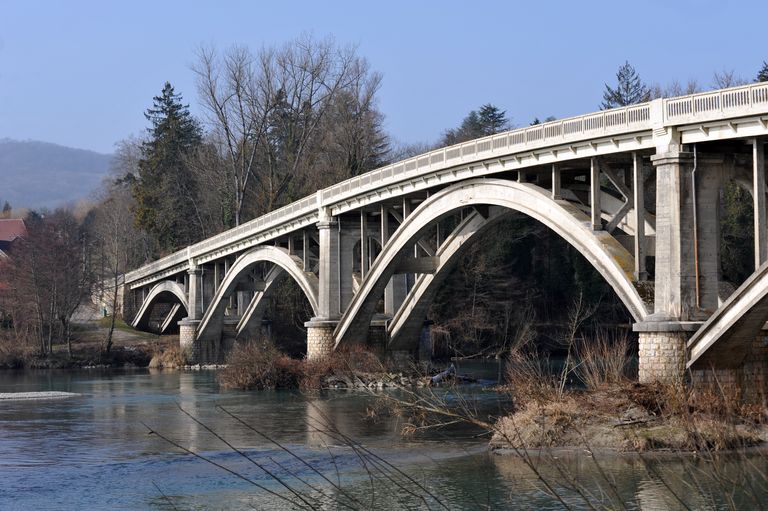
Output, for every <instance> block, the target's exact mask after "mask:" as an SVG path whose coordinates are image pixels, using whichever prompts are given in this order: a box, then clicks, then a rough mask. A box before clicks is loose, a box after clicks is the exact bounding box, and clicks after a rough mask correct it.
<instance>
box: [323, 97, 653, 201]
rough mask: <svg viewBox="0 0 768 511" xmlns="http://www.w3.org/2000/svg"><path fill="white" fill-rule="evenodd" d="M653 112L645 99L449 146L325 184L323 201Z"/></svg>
mask: <svg viewBox="0 0 768 511" xmlns="http://www.w3.org/2000/svg"><path fill="white" fill-rule="evenodd" d="M650 117H651V109H650V103H642V104H639V105H632V106H628V107H623V108H617V109H613V110H604V111H602V112H597V113H593V114H587V115H581V116H578V117H571V118H567V119H560V120H557V121H552V122H547V123H543V124H537V125H535V126H529V127H526V128H520V129H516V130H512V131H507V132H504V133H499V134H496V135H491V136H488V137H484V138H479V139H477V140H472V141H470V142H464V143H462V144H457V145H453V146H449V147H444V148H441V149H437V150H435V151H430V152H428V153H425V154H420V155H418V156H414V157H413V158H409V159H406V160H402V161H399V162H397V163H393V164H391V165H387V166H386V167H382V168H380V169H376V170H373V171H371V172H368V173H366V174H361V175H359V176H356V177H353V178H351V179H347V180H346V181H342V182H340V183H337V184H335V185H333V186H331V187H329V188H326V189H324V190H322V192H321V197H322V202H323V205H328V203H331V202H336V201H339V200H343V199H345V198H348V197H351V196H352V195H356V194H358V193H360V192H365V191H366V190H370V189H373V188H378V187H380V186H382V185H386V184H387V183H390V182H391V183H395V182H397V181H400V180H402V179H407V178H410V177H414V176H418V175H420V174H423V173H429V172H431V171H433V170H437V169H438V168H444V167H450V166H453V165H460V164H461V163H463V162H464V161H465V160H467V161H472V160H478V159H484V158H486V157H487V158H492V157H493V155H494V153H504V154H509V153H516V152H525V151H531V150H535V149H538V148H542V147H547V146H551V145H555V144H560V143H568V142H575V141H578V140H584V139H588V138H592V137H595V136H600V135H606V136H608V135H613V134H618V133H623V132H627V131H631V130H633V129H638V130H642V129H648V128H650V124H649V123H650Z"/></svg>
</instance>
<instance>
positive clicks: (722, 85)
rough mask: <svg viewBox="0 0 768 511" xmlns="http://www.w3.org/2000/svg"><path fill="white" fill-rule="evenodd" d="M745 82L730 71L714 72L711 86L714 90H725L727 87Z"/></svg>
mask: <svg viewBox="0 0 768 511" xmlns="http://www.w3.org/2000/svg"><path fill="white" fill-rule="evenodd" d="M746 83H747V81H746V80H744V78H742V77H740V76H736V72H735V71H734V70H733V69H731V70H730V71H726V70H723V71H720V72H718V71H715V74H714V75H713V76H712V86H713V87H714V88H715V89H727V88H728V87H736V86H739V85H744V84H746Z"/></svg>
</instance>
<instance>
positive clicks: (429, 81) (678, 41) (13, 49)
mask: <svg viewBox="0 0 768 511" xmlns="http://www.w3.org/2000/svg"><path fill="white" fill-rule="evenodd" d="M302 32H309V33H311V34H313V35H315V36H317V37H324V36H327V35H332V36H334V37H335V39H336V41H337V42H338V43H341V44H348V43H352V44H357V45H358V52H359V54H360V55H362V56H364V57H366V58H367V59H368V60H369V61H370V63H371V65H372V68H373V69H376V70H378V71H380V72H382V73H383V75H384V81H383V86H382V89H381V93H380V96H379V106H380V109H381V110H382V112H383V113H384V114H385V116H386V126H387V128H388V130H389V131H390V133H391V134H392V135H393V136H394V137H395V138H396V139H397V140H400V141H402V142H433V141H435V140H436V139H437V138H438V137H439V135H440V134H441V133H442V131H443V130H445V129H446V128H449V127H453V126H455V125H456V124H458V123H459V122H460V121H461V119H462V118H463V117H464V116H465V115H466V114H467V112H468V111H469V110H471V109H473V108H477V107H478V106H479V105H481V104H483V103H487V102H491V103H494V104H496V105H498V106H500V107H501V108H503V109H506V110H507V113H508V115H510V116H511V117H512V120H513V122H514V123H515V124H517V125H525V124H527V123H528V122H530V120H531V119H533V118H534V117H536V116H538V117H541V118H544V117H546V116H548V115H554V116H557V117H565V116H569V115H578V114H581V113H586V112H589V111H593V110H596V109H597V106H598V104H599V102H600V99H601V94H602V89H603V83H605V82H613V81H614V75H615V71H616V68H617V67H618V66H619V65H620V64H622V63H623V62H624V60H625V59H627V60H629V61H630V62H631V63H632V64H633V65H634V66H635V67H636V68H637V70H638V72H639V73H640V75H641V76H642V78H643V79H644V80H645V81H646V82H649V83H656V82H658V83H661V84H664V83H667V82H669V81H671V80H672V79H675V78H677V79H679V80H680V81H683V82H684V81H685V80H687V79H689V78H694V79H697V80H698V81H699V82H701V83H703V84H705V85H709V84H710V83H711V82H712V74H713V72H714V71H722V70H734V71H735V72H736V73H737V74H738V75H741V76H743V77H745V78H748V79H752V78H754V75H755V74H756V73H757V70H758V69H759V67H760V65H761V63H762V61H763V60H764V59H765V60H768V45H766V44H765V41H766V34H767V33H768V2H766V1H765V0H762V1H759V0H758V1H751V2H736V1H728V0H720V1H706V0H700V1H690V0H674V1H672V0H665V1H648V2H622V1H616V0H614V1H612V2H588V1H586V0H584V1H562V2H554V1H546V0H538V1H534V2H512V1H501V0H499V1H483V0H473V1H471V2H469V1H467V2H459V1H449V0H443V1H434V2H427V1H419V0H409V1H399V0H398V1H393V0H387V1H382V2H368V1H364V0H356V1H335V2H334V1H330V0H323V1H321V0H311V1H304V0H302V1H298V0H293V1H291V0H283V1H270V2H260V1H255V0H253V1H231V0H220V1H216V2H202V1H191V0H188V1H183V2H182V1H160V0H157V1H138V0H123V1H121V2H116V1H105V0H100V1H78V0H69V1H48V2H43V1H35V0H0V138H3V137H10V138H15V139H36V140H44V141H48V142H55V143H59V144H63V145H68V146H73V147H80V148H85V149H92V150H96V151H100V152H111V151H112V148H113V144H114V143H115V142H116V141H118V140H120V139H122V138H125V137H127V136H129V135H131V134H135V135H138V134H140V133H141V132H142V130H143V129H144V128H145V127H146V121H145V119H144V117H143V115H142V112H143V111H144V110H145V109H146V108H147V107H149V106H150V105H151V101H152V97H153V96H154V95H156V94H157V93H158V92H159V91H160V89H161V88H162V85H163V83H164V82H165V81H166V80H168V81H170V82H171V83H173V84H174V86H175V87H176V89H177V91H179V92H181V93H182V94H183V95H184V97H185V100H186V101H187V102H189V103H190V105H191V107H192V110H193V112H195V113H199V108H198V107H197V104H196V103H197V98H196V92H195V85H194V77H193V75H192V72H191V71H190V68H189V66H190V64H191V63H192V61H193V59H194V51H195V49H196V48H197V47H198V46H199V45H200V44H214V45H216V46H217V47H220V48H226V47H228V46H230V45H232V44H244V45H248V46H250V47H251V48H253V49H257V48H259V47H260V46H262V45H273V44H280V43H282V42H285V41H287V40H289V39H292V38H294V37H296V36H297V35H299V34H301V33H302Z"/></svg>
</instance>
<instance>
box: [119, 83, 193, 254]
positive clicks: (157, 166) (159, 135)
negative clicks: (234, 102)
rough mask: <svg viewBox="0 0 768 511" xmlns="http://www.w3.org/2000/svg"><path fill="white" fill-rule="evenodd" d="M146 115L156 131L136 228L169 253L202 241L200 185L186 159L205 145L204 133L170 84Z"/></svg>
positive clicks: (147, 153) (139, 190) (137, 187)
mask: <svg viewBox="0 0 768 511" xmlns="http://www.w3.org/2000/svg"><path fill="white" fill-rule="evenodd" d="M144 116H145V117H146V118H147V120H148V121H149V122H150V123H151V126H150V127H149V128H148V129H147V131H148V133H149V138H148V140H147V141H146V142H144V143H143V144H142V147H141V160H140V161H139V179H138V180H137V181H136V182H135V184H134V188H133V194H134V197H135V199H136V203H137V205H136V224H137V226H138V227H140V228H142V229H144V230H146V231H147V232H148V233H149V234H150V236H151V237H152V238H153V239H154V240H155V242H156V243H157V248H158V250H159V251H161V252H169V251H173V250H176V249H179V248H181V247H184V246H186V245H188V244H191V243H194V242H195V241H197V240H198V239H199V237H200V233H201V230H200V224H199V221H198V219H197V215H196V213H195V203H196V200H197V185H196V183H195V180H194V176H193V174H192V173H191V172H190V170H189V168H188V166H187V164H186V162H185V157H186V156H187V155H189V154H190V153H191V152H192V151H193V150H194V149H195V148H197V147H198V146H199V145H200V143H201V139H202V135H201V129H200V126H199V124H198V123H197V121H196V120H195V119H194V118H193V117H192V115H191V114H190V113H189V107H188V106H187V105H184V104H183V103H182V101H181V94H176V92H175V91H174V89H173V86H172V85H171V84H170V83H168V82H166V83H165V86H164V87H163V90H162V93H161V95H160V96H155V97H154V98H153V106H152V108H149V109H148V110H147V111H146V112H145V114H144Z"/></svg>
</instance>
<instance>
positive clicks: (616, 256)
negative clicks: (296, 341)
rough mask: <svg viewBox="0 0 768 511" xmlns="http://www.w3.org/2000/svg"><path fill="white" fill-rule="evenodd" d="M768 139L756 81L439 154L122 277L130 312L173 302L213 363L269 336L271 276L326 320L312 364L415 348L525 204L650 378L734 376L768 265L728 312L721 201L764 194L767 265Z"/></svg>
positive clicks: (762, 316)
mask: <svg viewBox="0 0 768 511" xmlns="http://www.w3.org/2000/svg"><path fill="white" fill-rule="evenodd" d="M766 135H768V84H752V85H748V86H743V87H736V88H732V89H724V90H719V91H713V92H707V93H701V94H695V95H691V96H683V97H678V98H667V99H657V100H654V101H651V102H649V103H643V104H638V105H633V106H629V107H625V108H619V109H614V110H606V111H603V112H598V113H593V114H587V115H583V116H579V117H574V118H570V119H564V120H560V121H554V122H550V123H545V124H541V125H536V126H532V127H528V128H523V129H518V130H513V131H509V132H506V133H501V134H498V135H493V136H490V137H485V138H481V139H477V140H473V141H471V142H466V143H463V144H459V145H456V146H451V147H446V148H443V149H438V150H435V151H432V152H429V153H426V154H422V155H419V156H416V157H413V158H410V159H407V160H404V161H400V162H397V163H394V164H392V165H389V166H386V167H383V168H380V169H377V170H374V171H372V172H368V173H366V174H363V175H360V176H357V177H355V178H352V179H349V180H347V181H344V182H341V183H338V184H336V185H334V186H331V187H330V188H326V189H323V190H319V191H318V192H317V193H316V194H315V195H311V196H309V197H306V198H304V199H302V200H300V201H298V202H295V203H292V204H289V205H287V206H285V207H283V208H280V209H278V210H276V211H273V212H271V213H269V214H267V215H264V216H262V217H259V218H257V219H254V220H252V221H250V222H247V223H245V224H243V225H241V226H239V227H236V228H234V229H231V230H229V231H226V232H223V233H221V234H218V235H216V236H213V237H211V238H209V239H207V240H204V241H202V242H200V243H197V244H195V245H192V246H190V247H188V248H187V249H185V250H182V251H179V252H176V253H174V254H171V255H169V256H167V257H165V258H162V259H160V260H158V261H155V262H153V263H151V264H148V265H146V266H144V267H142V268H139V269H137V270H135V271H133V272H131V273H129V274H128V275H127V276H126V290H127V294H128V295H127V297H126V303H127V304H128V305H129V307H131V306H132V307H133V309H132V310H134V311H138V312H137V313H136V315H135V318H134V320H133V324H134V326H136V327H138V328H146V325H147V324H148V320H147V318H148V317H150V315H151V314H152V310H153V309H155V306H156V305H157V304H160V303H171V304H175V305H178V306H174V307H171V308H167V307H166V310H164V312H163V313H164V316H165V317H163V318H160V320H159V321H158V324H159V325H160V329H168V328H170V327H172V326H173V325H174V324H175V323H176V322H177V321H178V319H180V318H181V317H183V319H182V320H181V321H180V322H178V324H179V326H180V339H181V343H182V345H184V346H192V347H193V348H194V353H195V354H196V355H197V356H198V357H199V358H200V359H205V358H215V357H219V356H221V353H222V352H223V351H225V350H226V342H224V341H229V342H231V341H232V340H233V339H235V338H237V337H245V336H250V335H254V334H257V333H258V331H259V329H260V326H261V324H262V320H263V319H265V318H264V314H265V312H264V311H265V304H266V303H267V300H268V299H269V297H270V295H271V294H272V293H273V292H274V290H275V288H276V284H277V283H278V282H279V281H280V280H281V279H284V278H291V279H293V280H294V281H296V282H297V283H298V285H299V287H300V288H301V290H302V292H303V293H304V295H305V296H306V297H307V300H308V301H309V303H310V305H311V308H312V311H313V314H314V316H313V317H312V319H311V320H310V321H309V322H308V323H307V324H306V325H307V328H308V339H307V355H308V357H310V358H313V357H318V356H325V355H326V354H329V353H331V352H332V351H333V350H334V349H336V348H338V347H339V346H344V345H347V344H350V343H355V342H366V340H368V342H369V343H371V344H378V345H379V347H380V348H382V349H385V350H387V351H388V352H390V353H392V354H393V355H394V354H396V355H398V356H400V355H403V354H408V355H413V353H414V351H415V348H416V346H417V340H418V338H419V334H420V332H421V330H422V328H423V325H424V320H425V315H426V311H427V308H428V306H429V303H430V302H431V300H432V299H433V297H434V296H435V293H436V291H437V289H439V287H440V285H441V283H442V282H443V280H444V279H445V277H446V276H447V275H448V273H449V270H450V269H451V267H452V265H453V263H455V261H456V260H457V259H458V258H459V256H460V255H461V254H462V252H463V251H464V250H466V248H467V247H468V246H470V244H471V243H472V242H473V240H475V239H478V238H479V236H478V235H479V234H480V233H482V232H484V231H486V230H488V229H493V226H494V223H495V222H496V221H498V220H499V219H501V218H503V217H504V216H505V215H506V214H507V213H508V212H510V211H517V212H521V213H523V214H526V215H529V216H531V217H533V218H535V219H536V220H538V221H540V222H542V223H543V224H545V225H546V226H548V227H549V228H551V229H552V230H554V231H555V232H556V233H558V234H559V235H560V236H562V237H563V238H564V239H565V240H566V241H568V243H570V244H571V245H572V246H573V247H574V248H575V249H576V250H578V251H579V252H580V253H581V254H582V255H584V257H586V259H587V260H588V261H589V262H590V263H592V265H593V266H594V267H595V268H596V270H597V271H598V272H599V273H600V274H601V275H602V276H603V277H604V278H605V279H606V281H607V282H608V283H609V284H610V285H611V287H612V288H613V289H614V291H615V292H616V294H617V295H618V297H619V298H620V299H621V300H622V302H623V303H624V305H625V306H626V307H627V309H628V311H629V312H630V313H631V314H632V316H633V318H634V320H635V330H636V331H639V332H640V334H639V336H640V378H641V380H644V381H647V380H654V379H667V378H676V377H678V376H679V375H680V374H682V371H683V370H684V367H685V365H686V362H687V361H689V362H690V364H689V365H690V366H691V367H692V368H693V369H697V368H704V367H707V366H709V365H711V364H712V363H714V364H715V365H718V364H719V362H721V361H722V362H724V363H726V362H727V364H728V365H729V366H730V367H735V368H738V367H741V366H742V365H743V364H742V362H743V361H744V360H745V358H749V359H750V360H753V359H754V358H755V354H756V353H757V354H759V358H760V360H764V359H765V356H764V352H763V351H764V347H763V345H762V343H761V342H755V340H756V339H762V331H761V329H762V326H763V324H764V323H765V321H766V319H768V309H766V305H765V304H763V297H764V295H765V289H766V287H767V286H766V281H765V279H764V278H763V273H765V270H761V271H760V272H759V273H758V274H756V275H755V276H754V277H753V278H752V279H750V280H749V281H748V282H747V283H745V284H744V286H742V288H740V289H739V290H737V291H736V293H735V294H734V296H732V297H731V298H730V299H729V300H728V301H727V303H726V305H725V306H724V307H725V308H724V309H722V310H718V309H719V308H720V305H721V303H722V301H723V300H724V299H728V297H727V296H721V295H720V293H721V289H722V288H724V287H725V286H721V285H720V284H721V281H720V277H719V273H720V272H719V261H720V253H719V251H720V232H719V229H720V226H719V218H718V207H717V204H718V203H719V194H720V191H721V189H722V187H723V186H724V183H725V182H726V181H728V180H733V181H735V182H736V183H738V184H740V185H742V186H744V187H745V188H747V189H748V190H749V191H750V193H752V196H753V199H754V210H755V225H754V231H755V247H756V248H755V264H756V267H757V266H759V265H760V264H762V263H763V262H765V260H766V254H768V248H767V245H766V236H767V235H768V233H766V206H765V197H766V196H765V159H764V144H763V142H764V140H763V138H761V137H764V136H766ZM649 185H650V186H649ZM647 204H648V205H649V204H655V211H654V212H653V213H654V214H651V213H649V212H648V211H646V208H645V207H644V205H647ZM648 258H654V268H655V275H654V277H653V279H652V280H650V281H649V280H648V274H647V272H646V260H647V259H648ZM646 281H647V282H646ZM640 288H643V289H647V290H648V292H645V293H643V294H642V296H641V293H639V292H638V289H640ZM651 289H653V292H650V290H651ZM651 294H652V295H653V296H652V297H649V296H647V295H651ZM382 298H383V308H379V307H380V305H379V304H380V303H381V302H382ZM713 312H714V314H713ZM707 320H709V321H708V323H707V324H706V326H705V328H703V329H702V330H701V331H700V332H699V333H697V334H696V335H695V336H694V337H693V338H692V339H691V344H690V346H689V347H686V343H688V341H689V337H690V336H691V332H694V331H696V330H697V329H698V328H699V326H701V325H702V324H704V322H705V321H707ZM734 325H735V326H734ZM689 349H690V356H689V355H688V350H689ZM707 352H712V353H717V354H718V355H717V356H715V357H707V356H705V355H706V353H707ZM723 354H725V355H727V356H724V355H723ZM721 355H723V356H721ZM721 359H723V360H721ZM726 359H727V360H726Z"/></svg>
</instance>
